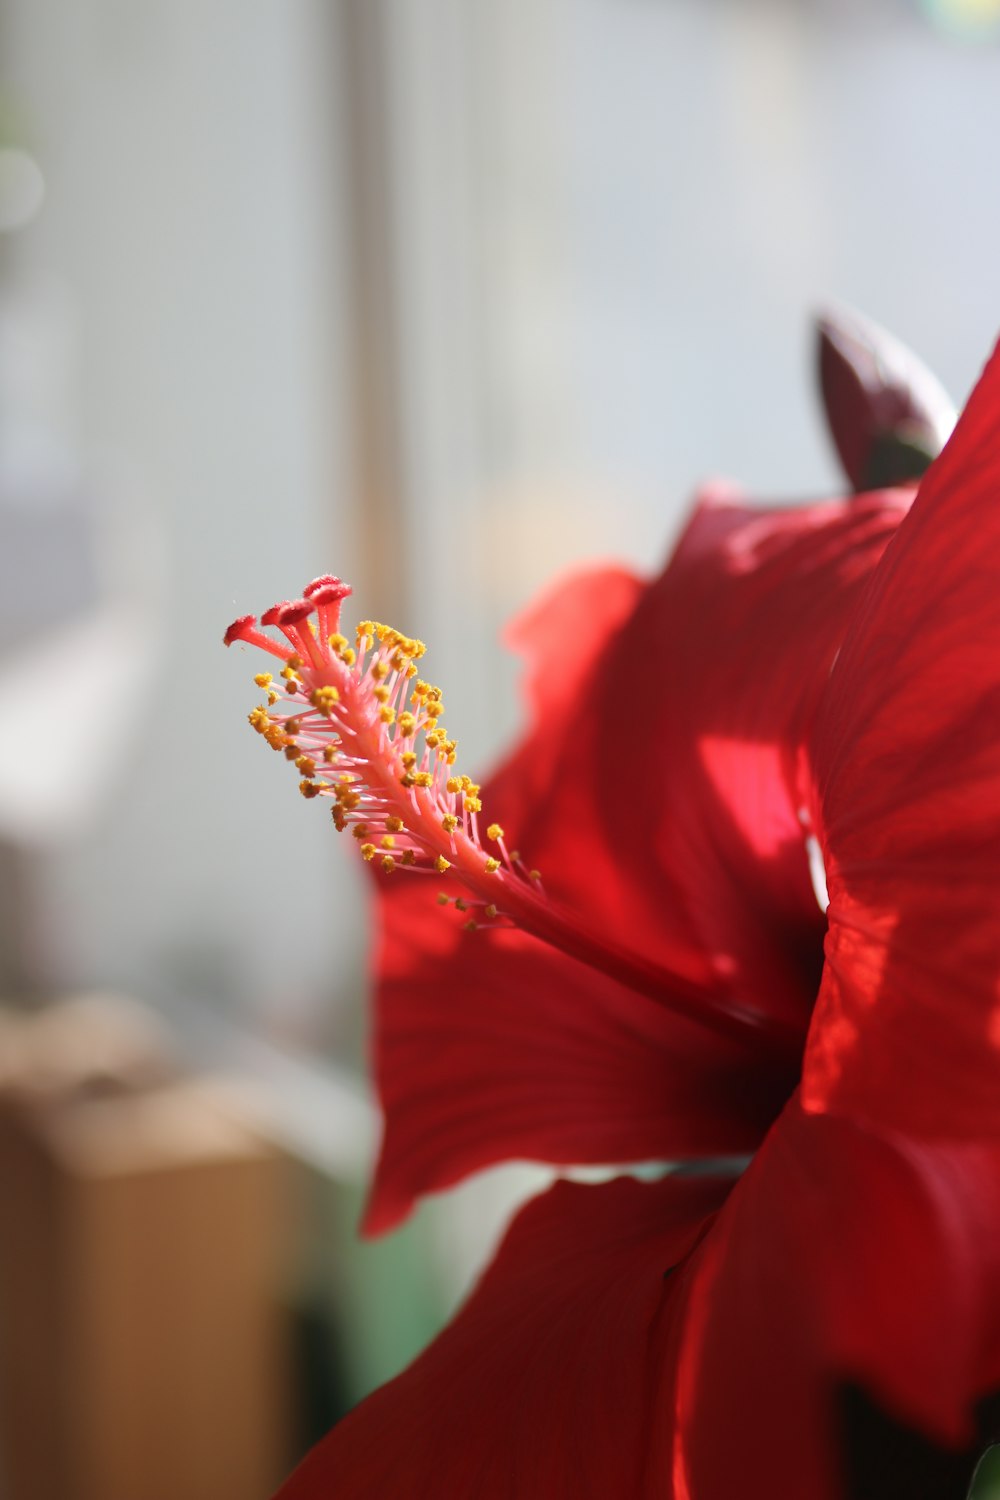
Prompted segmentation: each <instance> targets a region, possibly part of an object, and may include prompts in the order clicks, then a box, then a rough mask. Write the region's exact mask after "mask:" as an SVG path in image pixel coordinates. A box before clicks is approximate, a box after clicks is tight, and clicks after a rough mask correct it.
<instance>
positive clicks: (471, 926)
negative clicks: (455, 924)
mask: <svg viewBox="0 0 1000 1500" xmlns="http://www.w3.org/2000/svg"><path fill="white" fill-rule="evenodd" d="M462 926H463V928H464V929H465V931H466V932H475V930H476V926H477V924H476V923H475V922H474V921H473V920H472V918H471V917H470V918H469V920H468V921H467V922H463V923H462Z"/></svg>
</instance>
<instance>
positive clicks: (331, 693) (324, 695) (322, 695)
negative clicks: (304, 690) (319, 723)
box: [309, 683, 340, 718]
mask: <svg viewBox="0 0 1000 1500" xmlns="http://www.w3.org/2000/svg"><path fill="white" fill-rule="evenodd" d="M309 702H310V703H311V704H312V706H313V708H315V709H316V710H318V712H319V713H321V714H325V715H326V717H327V718H329V717H330V715H331V714H332V713H333V709H334V704H336V703H339V702H340V694H339V693H338V692H337V689H336V688H335V687H334V686H333V684H332V683H325V684H324V685H323V687H318V688H313V691H312V696H311V697H310V699H309Z"/></svg>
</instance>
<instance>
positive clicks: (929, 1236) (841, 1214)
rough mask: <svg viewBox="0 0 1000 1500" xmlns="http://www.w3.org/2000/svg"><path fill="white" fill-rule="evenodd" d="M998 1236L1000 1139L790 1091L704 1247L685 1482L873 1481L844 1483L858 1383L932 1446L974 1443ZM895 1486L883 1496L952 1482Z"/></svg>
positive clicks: (821, 1488)
mask: <svg viewBox="0 0 1000 1500" xmlns="http://www.w3.org/2000/svg"><path fill="white" fill-rule="evenodd" d="M998 1247H1000V1150H998V1149H997V1148H996V1147H993V1148H990V1149H988V1150H985V1149H982V1148H978V1147H974V1146H963V1145H958V1146H951V1147H930V1148H920V1147H917V1146H916V1145H914V1144H913V1143H911V1142H908V1141H906V1140H905V1139H903V1138H901V1137H888V1136H886V1137H879V1136H875V1135H871V1134H868V1133H867V1132H865V1131H863V1130H861V1129H859V1128H858V1127H856V1126H854V1125H853V1124H850V1123H848V1122H846V1121H843V1120H838V1119H836V1118H835V1117H809V1116H804V1115H803V1114H802V1113H801V1111H800V1110H799V1109H798V1107H797V1106H796V1105H794V1104H793V1105H790V1106H789V1109H788V1111H787V1112H786V1114H785V1115H784V1116H783V1117H782V1119H781V1121H780V1122H779V1123H778V1125H777V1126H776V1127H775V1129H774V1131H773V1132H772V1134H771V1135H770V1136H769V1138H768V1140H767V1142H766V1143H765V1145H764V1146H763V1148H762V1149H761V1151H760V1153H759V1154H758V1156H757V1157H756V1158H755V1160H754V1162H753V1163H752V1164H751V1166H750V1168H749V1170H748V1171H747V1173H746V1175H745V1176H744V1177H743V1179H742V1180H741V1181H740V1182H739V1184H738V1185H737V1186H736V1188H735V1189H734V1191H733V1193H732V1194H731V1196H730V1198H729V1200H728V1202H727V1203H726V1206H725V1208H724V1209H723V1211H722V1213H721V1214H720V1215H719V1216H718V1218H717V1220H716V1221H715V1224H714V1225H713V1228H712V1232H711V1233H710V1234H709V1235H708V1237H707V1238H706V1240H705V1242H704V1244H703V1246H702V1247H701V1249H700V1250H699V1252H698V1260H699V1262H700V1265H699V1267H698V1270H697V1272H696V1274H695V1276H694V1281H693V1286H692V1291H691V1298H690V1305H689V1309H688V1313H687V1328H686V1334H685V1341H686V1342H685V1351H684V1354H683V1356H682V1359H681V1364H680V1369H679V1372H678V1377H677V1384H678V1407H677V1420H678V1429H679V1431H678V1454H677V1464H676V1471H675V1472H676V1476H678V1477H679V1478H680V1480H681V1482H680V1483H679V1484H678V1487H677V1492H678V1495H682V1496H687V1495H690V1496H691V1497H694V1500H700V1497H702V1496H707V1497H715V1496H724V1495H739V1496H740V1497H741V1500H774V1497H775V1496H792V1495H795V1496H798V1495H803V1496H806V1495H807V1496H809V1500H842V1497H844V1496H845V1495H846V1494H848V1493H850V1494H851V1495H854V1494H869V1493H873V1491H872V1490H871V1489H862V1488H859V1489H855V1488H854V1487H853V1486H849V1485H848V1484H847V1482H846V1481H847V1478H848V1474H849V1473H856V1471H857V1469H858V1466H859V1464H860V1462H861V1456H860V1455H858V1454H857V1453H856V1452H852V1443H851V1441H850V1439H851V1436H852V1434H851V1432H850V1430H849V1424H848V1423H846V1422H845V1402H844V1397H845V1393H846V1389H847V1388H848V1387H852V1388H854V1389H860V1390H861V1391H862V1392H864V1395H865V1398H866V1400H867V1401H868V1402H870V1403H871V1404H872V1405H873V1406H875V1407H877V1408H879V1409H881V1411H883V1412H884V1413H885V1414H886V1416H887V1417H888V1418H891V1419H893V1420H894V1421H895V1422H897V1423H899V1424H901V1425H902V1426H904V1427H906V1428H909V1429H912V1430H913V1431H914V1432H915V1433H918V1434H920V1435H921V1437H922V1439H923V1441H924V1443H925V1444H927V1445H929V1446H930V1447H940V1448H943V1449H949V1450H954V1451H956V1452H960V1451H961V1450H963V1449H966V1448H967V1447H971V1448H974V1447H975V1443H976V1436H977V1434H976V1422H975V1413H976V1408H977V1406H978V1405H979V1403H980V1402H981V1400H982V1399H983V1398H984V1397H986V1396H988V1395H990V1394H991V1393H992V1392H994V1391H996V1389H997V1388H998V1386H1000V1341H998V1337H997V1335H998V1333H1000V1316H998V1315H1000V1297H998V1286H1000V1248H998ZM983 1446H985V1442H984V1443H983ZM876 1456H877V1455H876ZM970 1467H971V1465H970ZM899 1484H900V1488H899V1489H897V1488H895V1486H894V1487H893V1488H892V1489H891V1490H884V1491H880V1493H892V1494H897V1493H898V1494H904V1493H905V1494H907V1495H910V1494H914V1493H919V1494H920V1495H924V1494H927V1495H930V1494H934V1495H938V1494H940V1493H951V1491H950V1490H949V1491H940V1490H938V1489H935V1488H933V1487H932V1486H928V1487H927V1488H926V1489H925V1488H922V1487H921V1488H918V1490H916V1491H913V1490H911V1489H909V1488H907V1487H905V1484H904V1481H903V1480H902V1479H900V1480H899ZM960 1493H964V1490H962V1491H961V1492H960Z"/></svg>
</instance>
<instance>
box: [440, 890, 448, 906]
mask: <svg viewBox="0 0 1000 1500" xmlns="http://www.w3.org/2000/svg"><path fill="white" fill-rule="evenodd" d="M450 902H451V897H450V896H446V895H445V893H444V891H438V906H448V905H449V904H450Z"/></svg>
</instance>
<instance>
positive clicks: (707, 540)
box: [483, 492, 909, 1028]
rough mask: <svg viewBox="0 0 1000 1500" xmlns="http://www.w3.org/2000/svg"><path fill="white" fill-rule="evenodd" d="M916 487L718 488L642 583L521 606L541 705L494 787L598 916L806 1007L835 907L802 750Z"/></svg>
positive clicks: (756, 1000) (690, 961)
mask: <svg viewBox="0 0 1000 1500" xmlns="http://www.w3.org/2000/svg"><path fill="white" fill-rule="evenodd" d="M908 501H909V496H908V493H907V492H888V493H885V494H878V495H869V496H865V497H863V498H862V499H860V500H856V501H853V502H850V503H844V504H841V503H837V504H823V505H813V506H808V507H803V508H798V509H791V510H789V509H783V510H778V509H752V508H750V507H747V506H742V505H738V504H733V503H719V502H712V503H706V504H703V505H702V506H701V507H700V508H699V510H698V511H697V513H696V515H695V517H694V520H693V521H692V523H691V525H690V527H689V528H688V531H687V533H686V534H685V536H684V538H683V539H682V542H681V545H680V547H679V549H678V551H677V554H676V556H675V557H674V559H673V561H672V562H671V563H670V564H669V566H668V567H667V569H666V570H665V572H664V573H663V574H661V575H660V577H658V578H656V579H654V580H653V581H652V582H651V583H649V584H648V585H646V586H645V588H643V589H641V590H639V591H636V585H635V580H634V579H625V578H623V577H622V575H620V574H619V575H609V574H605V575H602V577H601V578H596V577H594V576H593V575H591V576H590V577H584V578H580V579H577V580H576V581H575V582H574V583H573V584H571V585H569V586H564V588H563V589H562V590H561V591H560V592H558V593H557V594H556V595H555V596H553V597H551V598H550V599H549V600H548V601H546V602H545V603H543V605H542V606H540V607H539V608H536V610H535V611H534V613H533V614H532V615H531V617H530V618H529V620H528V621H527V623H524V622H522V623H520V624H519V626H518V627H517V632H516V638H517V639H518V641H519V642H520V643H526V644H530V650H531V656H532V665H531V682H532V697H533V700H534V704H535V709H536V721H535V722H534V724H533V725H532V728H531V730H530V732H529V734H528V736H527V737H526V739H525V740H524V742H523V743H522V745H521V746H520V747H519V749H518V750H517V752H516V753H515V755H514V756H513V757H512V759H511V760H510V761H509V762H508V763H507V764H506V765H505V766H504V767H503V769H502V770H501V771H500V773H499V775H498V776H497V777H496V778H495V780H494V781H493V783H492V784H491V785H489V786H488V787H487V788H486V789H485V791H484V793H483V799H484V805H485V807H486V810H487V812H488V813H489V814H490V816H496V817H497V818H498V819H499V821H500V822H501V823H502V824H503V826H504V827H505V828H506V829H507V833H508V842H509V843H511V844H514V845H519V846H520V848H521V849H522V850H523V851H524V854H525V858H526V859H527V860H528V862H529V863H530V864H532V865H537V866H538V867H539V868H540V869H541V871H542V873H543V875H544V877H545V881H546V886H547V888H548V889H550V890H551V891H552V892H553V894H554V895H556V896H557V897H560V898H561V899H562V900H563V901H565V902H566V903H567V904H569V905H571V906H572V907H574V908H575V909H576V910H577V911H578V912H581V913H583V914H584V915H585V916H586V918H587V920H588V922H589V923H590V924H591V925H592V927H593V929H594V931H595V932H597V933H602V932H603V933H607V934H609V935H612V936H614V938H615V939H616V940H617V941H619V942H620V941H621V937H622V934H624V933H627V934H628V942H629V945H630V947H634V949H635V950H636V951H637V953H638V954H640V955H641V956H642V957H643V958H644V959H645V960H647V961H649V962H651V963H653V964H656V965H658V966H659V967H660V968H661V969H662V970H663V972H664V974H665V976H669V975H670V974H671V973H673V974H677V975H679V976H682V977H683V978H684V979H686V980H687V981H689V982H690V981H694V982H697V983H703V984H704V985H705V987H706V991H707V992H708V991H711V990H712V989H715V988H717V989H718V990H720V991H722V992H724V993H725V994H727V995H731V996H734V997H737V998H738V999H739V1000H740V1001H741V1002H742V1003H744V1004H747V1005H749V1006H751V1007H755V1008H757V1009H758V1010H759V1011H760V1012H761V1013H763V1014H764V1015H771V1016H774V1017H778V1018H780V1019H782V1020H783V1021H784V1022H786V1023H787V1022H788V1021H789V1020H791V1021H793V1022H798V1023H800V1024H801V1025H802V1026H803V1028H804V1027H805V1024H806V1019H807V1017H808V1014H809V1011H810V1009H811V1007H812V1003H813V1000H814V998H815V994H816V986H817V984H818V979H819V954H820V943H821V938H822V932H823V923H822V920H821V918H820V915H819V913H818V912H817V909H816V902H815V899H814V896H813V893H812V888H811V885H810V881H809V876H808V871H807V864H806V859H805V852H804V847H803V838H802V830H801V826H800V824H799V820H798V807H797V802H796V799H795V798H794V797H793V796H792V795H791V794H790V792H789V785H790V777H789V767H788V759H789V754H790V750H792V749H793V748H794V746H795V745H796V744H797V743H799V742H800V740H801V738H802V737H803V735H804V733H805V729H806V725H807V723H808V721H809V716H810V714H811V712H812V710H813V708H814V705H815V701H816V698H817V697H818V694H819V691H820V689H821V687H822V685H823V684H824V683H825V681H826V677H827V674H828V671H829V667H830V664H831V662H832V661H833V659H834V656H835V653H836V651H837V649H838V647H839V645H840V642H841V639H842V636H843V633H844V630H845V629H846V623H847V620H848V619H849V617H850V612H851V609H852V608H853V606H854V604H855V602H856V600H857V597H858V594H859V592H860V590H861V588H862V587H863V585H864V583H865V581H866V579H867V577H868V575H869V574H870V572H871V571H872V569H873V567H874V566H875V564H876V562H877V560H878V558H879V557H880V555H881V553H882V550H883V548H884V546H885V543H886V541H887V540H888V538H889V536H890V535H891V533H892V531H893V530H894V528H895V526H896V525H897V524H898V521H899V517H900V515H901V514H902V513H903V511H904V510H905V508H906V505H907V504H908ZM602 642H603V648H602Z"/></svg>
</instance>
